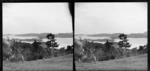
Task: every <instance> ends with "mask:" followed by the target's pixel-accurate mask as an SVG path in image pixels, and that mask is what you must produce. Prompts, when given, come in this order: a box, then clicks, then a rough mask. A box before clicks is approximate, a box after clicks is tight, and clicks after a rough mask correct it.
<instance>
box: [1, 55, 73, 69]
mask: <svg viewBox="0 0 150 71" xmlns="http://www.w3.org/2000/svg"><path fill="white" fill-rule="evenodd" d="M72 63H73V55H72V54H70V55H66V56H60V57H55V58H50V59H44V60H36V61H26V62H16V63H11V62H3V70H4V71H6V70H11V71H16V70H19V71H21V70H28V71H29V70H38V71H39V70H56V71H58V70H65V71H67V70H69V71H72V69H73V68H72V67H73V64H72Z"/></svg>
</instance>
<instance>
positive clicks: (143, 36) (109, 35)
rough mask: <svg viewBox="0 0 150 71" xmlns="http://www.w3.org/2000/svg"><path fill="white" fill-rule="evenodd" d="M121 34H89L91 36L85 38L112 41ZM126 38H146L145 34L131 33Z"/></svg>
mask: <svg viewBox="0 0 150 71" xmlns="http://www.w3.org/2000/svg"><path fill="white" fill-rule="evenodd" d="M119 34H121V33H113V34H107V33H103V34H91V35H87V36H93V37H111V38H113V39H115V38H118V35H119ZM127 35H128V37H130V38H147V32H144V33H131V34H127Z"/></svg>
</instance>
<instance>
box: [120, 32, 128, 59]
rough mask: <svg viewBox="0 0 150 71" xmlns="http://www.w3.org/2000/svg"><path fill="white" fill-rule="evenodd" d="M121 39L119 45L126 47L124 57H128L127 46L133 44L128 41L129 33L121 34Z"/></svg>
mask: <svg viewBox="0 0 150 71" xmlns="http://www.w3.org/2000/svg"><path fill="white" fill-rule="evenodd" d="M119 39H120V40H121V41H119V43H118V44H119V46H120V47H121V48H123V49H124V57H126V56H125V55H126V49H127V48H129V47H130V46H131V44H130V43H129V42H128V39H127V35H126V34H124V33H123V34H120V35H119Z"/></svg>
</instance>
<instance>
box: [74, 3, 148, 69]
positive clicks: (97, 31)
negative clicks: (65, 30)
mask: <svg viewBox="0 0 150 71" xmlns="http://www.w3.org/2000/svg"><path fill="white" fill-rule="evenodd" d="M147 6H148V3H147V2H75V18H74V20H75V23H74V24H75V25H74V27H75V32H74V33H75V34H74V37H75V40H74V58H75V68H76V70H77V71H79V70H85V71H88V70H91V71H93V70H114V71H116V70H117V71H122V70H127V71H132V70H134V71H135V70H136V71H147V69H148V60H147V59H148V51H147V47H148V42H147V38H148V36H147V34H148V30H147V27H148V26H147V25H148V24H147V21H148V20H147V16H148V13H147V12H148V7H147Z"/></svg>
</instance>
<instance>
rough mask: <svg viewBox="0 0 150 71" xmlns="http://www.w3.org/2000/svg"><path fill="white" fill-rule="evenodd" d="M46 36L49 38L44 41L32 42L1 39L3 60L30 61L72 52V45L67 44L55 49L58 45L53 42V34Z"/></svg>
mask: <svg viewBox="0 0 150 71" xmlns="http://www.w3.org/2000/svg"><path fill="white" fill-rule="evenodd" d="M46 37H47V38H48V39H49V41H47V42H46V43H45V42H37V41H36V40H35V41H34V42H33V43H32V44H30V43H23V42H17V41H15V40H9V39H8V40H6V39H3V60H4V61H6V60H7V61H11V62H15V61H31V60H38V59H46V58H52V57H58V56H64V55H68V54H72V51H73V46H72V45H68V46H67V49H65V48H60V49H55V48H57V47H58V46H59V45H58V44H57V42H55V36H54V35H53V34H49V35H47V36H46Z"/></svg>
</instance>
